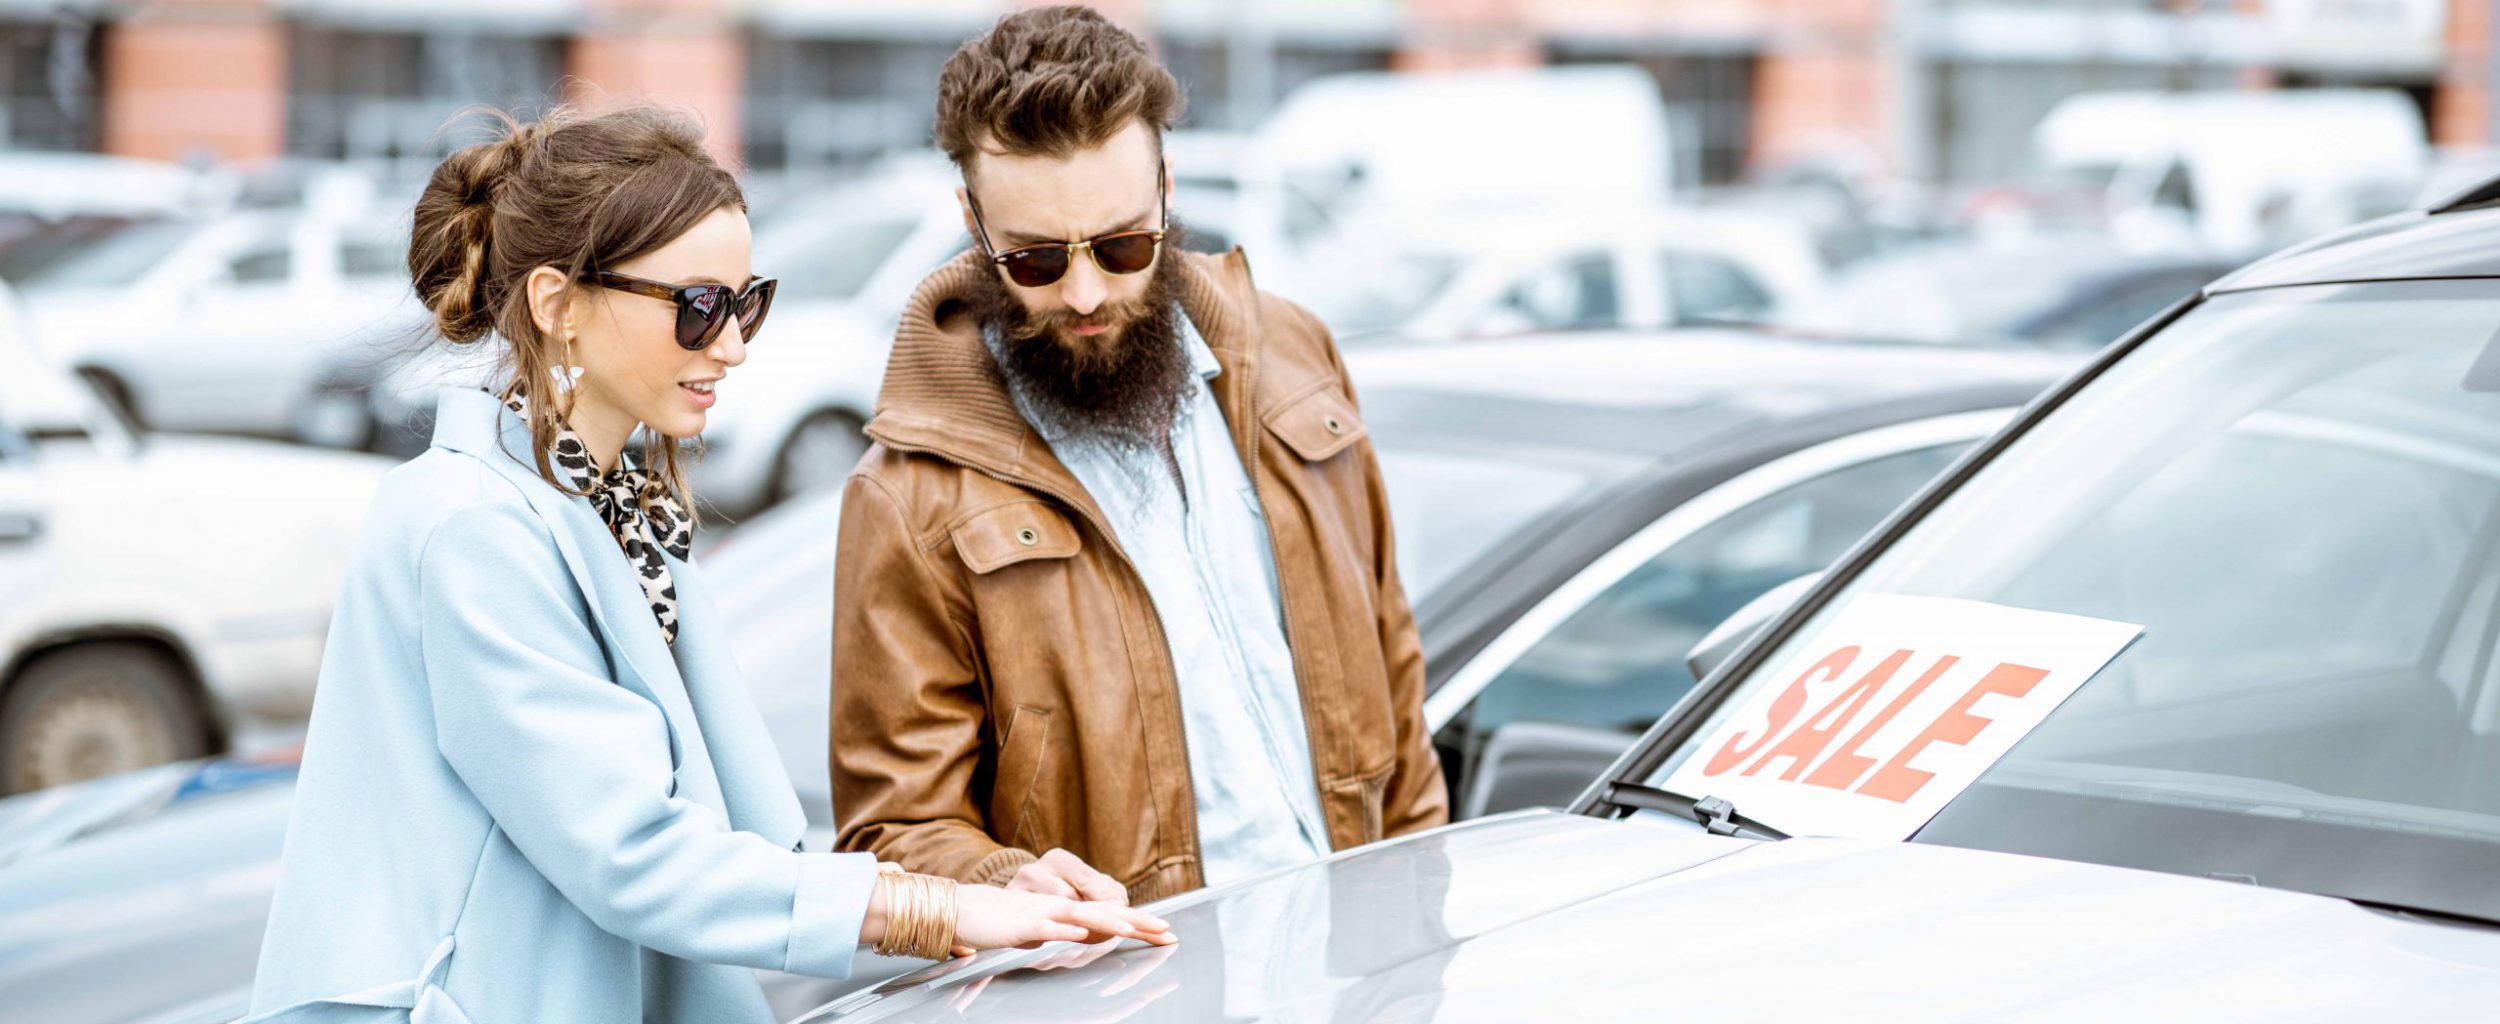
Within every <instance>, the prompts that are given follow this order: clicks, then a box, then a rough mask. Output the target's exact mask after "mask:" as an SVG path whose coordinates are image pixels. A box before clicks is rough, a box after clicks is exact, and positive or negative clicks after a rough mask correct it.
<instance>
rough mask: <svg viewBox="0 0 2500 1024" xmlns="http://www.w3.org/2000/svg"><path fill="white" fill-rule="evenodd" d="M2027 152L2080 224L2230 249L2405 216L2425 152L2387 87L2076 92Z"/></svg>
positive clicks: (2418, 131) (2054, 111) (2402, 97)
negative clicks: (2082, 208)
mask: <svg viewBox="0 0 2500 1024" xmlns="http://www.w3.org/2000/svg"><path fill="white" fill-rule="evenodd" d="M2320 140H2333V141H2332V143H2331V144H2324V145H2322V144H2320ZM2031 144H2032V152H2033V157H2034V160H2035V161H2036V163H2037V165H2038V166H2039V167H2040V169H2041V170H2042V171H2044V172H2046V173H2047V174H2048V175H2050V176H2051V178H2052V180H2053V181H2054V182H2055V183H2056V184H2058V185H2062V186H2064V188H2065V189H2067V190H2069V191H2072V192H2076V193H2079V194H2080V195H2081V196H2082V197H2083V198H2084V199H2085V200H2086V204H2087V206H2088V208H2089V212H2090V213H2092V214H2096V215H2097V216H2094V217H2091V218H2090V220H2089V221H2087V222H2088V223H2090V222H2097V223H2098V224H2099V225H2100V226H2102V227H2104V228H2105V229H2106V230H2108V231H2109V232H2111V233H2112V234H2113V235H2115V236H2116V237H2118V238H2120V239H2122V240H2124V241H2127V242H2129V243H2131V244H2152V245H2168V244H2177V243H2179V242H2184V241H2197V242H2201V243H2203V244H2204V245H2207V246H2210V247H2212V248H2215V249H2219V250H2221V251H2224V252H2239V253H2253V252H2262V251H2265V250H2267V249H2270V248H2273V247H2275V246H2279V245H2283V244H2286V243H2290V242H2294V241H2298V240H2300V239H2303V238H2308V237H2311V236H2313V235H2316V234H2318V233H2319V232H2321V231H2331V230H2335V229H2337V228H2341V227H2344V226H2346V225H2349V224H2352V223H2355V222H2357V221H2361V220H2365V219H2368V218H2370V217H2375V216H2378V215H2380V214H2384V213H2390V212H2393V211H2396V210H2401V209H2404V207H2405V203H2406V200H2407V198H2408V197H2409V196H2410V195H2411V194H2412V192H2413V190H2414V189H2415V187H2416V186H2417V184H2418V183H2419V181H2420V178H2421V176H2422V175H2423V174H2424V173H2425V172H2426V171H2428V170H2429V169H2430V167H2431V157H2432V153H2431V148H2430V143H2429V133H2428V132H2427V131H2426V130H2425V128H2424V125H2423V120H2422V107H2421V105H2420V104H2419V103H2416V102H2415V101H2414V100H2413V98H2412V97H2410V96H2407V95H2406V94H2405V93H2404V92H2403V91H2402V90H2397V89H2270V90H2262V91H2243V90H2213V91H2194V90H2170V91H2161V92H2152V91H2127V90H2117V91H2109V92H2086V93H2079V94H2076V95H2073V96H2069V97H2067V98H2065V99H2064V100H2061V101H2059V102H2058V103H2057V105H2056V106H2054V107H2052V108H2050V109H2049V111H2048V113H2047V114H2045V115H2043V116H2042V117H2041V118H2040V120H2039V123H2038V124H2037V125H2036V126H2035V127H2034V128H2033V130H2032V140H2031Z"/></svg>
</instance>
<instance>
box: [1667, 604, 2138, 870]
mask: <svg viewBox="0 0 2500 1024" xmlns="http://www.w3.org/2000/svg"><path fill="white" fill-rule="evenodd" d="M2143 632H2144V627H2142V626H2135V625H2129V624H2127V623H2123V622H2111V621H2108V620H2106V619H2092V618H2085V617H2083V616H2080V615H2064V614H2059V613H2056V612H2041V611H2031V610H2028V609H2023V608H2008V607H2005V606H2003V605H1993V604H1986V603H1983V602H1979V601H1961V600H1954V599H1950V598H1937V597H1910V596H1906V595H1898V594H1870V595H1867V596H1865V597H1860V598H1858V599H1857V600H1855V601H1854V602H1852V603H1851V604H1850V605H1849V606H1848V607H1847V608H1845V609H1843V610H1842V611H1841V612H1840V614H1839V615H1838V616H1837V617H1835V618H1834V619H1832V621H1831V623H1830V624H1829V625H1827V626H1825V627H1824V628H1823V630H1822V631H1821V632H1820V633H1818V634H1816V635H1815V637H1814V640H1813V642H1811V643H1809V644H1807V645H1805V647H1803V648H1802V649H1801V650H1802V653H1801V654H1800V655H1799V656H1798V657H1796V658H1794V659H1792V660H1790V661H1789V662H1787V663H1786V664H1783V665H1779V666H1775V668H1776V671H1774V672H1773V673H1772V674H1771V675H1770V677H1769V679H1768V681H1769V682H1770V684H1771V685H1769V686H1767V687H1764V688H1762V689H1761V690H1760V691H1759V692H1757V693H1755V694H1754V696H1753V698H1752V699H1751V700H1749V701H1747V702H1746V703H1745V705H1744V706H1743V707H1742V708H1740V709H1738V711H1737V713H1736V715H1735V717H1733V718H1730V719H1728V720H1726V721H1725V722H1724V723H1723V724H1721V726H1720V727H1719V728H1718V729H1717V730H1716V731H1715V732H1713V733H1712V734H1711V735H1710V736H1709V738H1708V739H1706V740H1705V741H1704V742H1703V743H1702V745H1701V746H1700V747H1699V748H1697V749H1696V750H1695V751H1694V752H1693V754H1692V756H1691V757H1690V758H1688V759H1687V760H1686V761H1685V762H1684V763H1683V764H1682V765H1681V766H1679V767H1678V768H1676V770H1675V774H1674V775H1672V776H1669V777H1668V779H1667V781H1666V783H1665V786H1666V788H1667V789H1669V790H1672V791H1674V792H1677V793H1681V794H1684V795H1686V796H1690V797H1704V796H1716V797H1722V798H1725V799H1726V800H1728V801H1729V802H1730V803H1733V804H1735V805H1736V809H1737V811H1738V812H1740V813H1742V814H1744V815H1745V816H1746V817H1749V818H1753V819H1755V820H1757V821H1760V822H1762V823H1763V824H1766V825H1769V826H1771V827H1773V828H1777V829H1780V830H1782V831H1786V832H1790V833H1793V834H1799V835H1825V836H1847V837H1851V838H1858V839H1874V840H1884V841H1898V840H1902V839H1907V838H1909V837H1910V834H1911V833H1913V832H1916V831H1918V829H1919V827H1920V826H1922V825H1925V824H1926V823H1927V819H1929V818H1932V817H1935V816H1936V812H1937V811H1939V810H1942V809H1944V805H1945V804H1946V803H1948V802H1950V801H1951V800H1952V799H1953V798H1954V797H1955V796H1958V795H1960V794H1961V792H1962V790H1963V789H1964V788H1965V787H1968V786H1969V785H1970V784H1971V781H1972V780H1973V779H1976V778H1978V777H1979V773H1980V772H1983V771H1986V770H1987V768H1988V766H1989V765H1992V764H1995V763H1996V762H1997V759H1998V758H2000V757H2004V756H2005V752H2006V751H2008V750H2011V749H2013V746H2014V744H2015V742H2016V741H2018V740H2020V739H2022V738H2023V736H2024V735H2026V734H2028V733H2030V732H2031V730H2032V729H2033V728H2034V727H2035V726H2038V725H2039V724H2040V722H2041V720H2043V719H2045V718H2047V717H2048V715H2049V712H2050V711H2053V710H2056V708H2057V706H2058V704H2060V703H2062V702H2064V701H2065V700H2066V698H2067V697H2068V696H2070V695H2072V694H2073V693H2074V692H2075V690H2076V689H2077V688H2078V687H2081V686H2082V685H2083V684H2084V681H2085V680H2088V679H2090V678H2092V675H2093V673H2096V672H2099V671H2100V670H2101V666H2103V665H2107V664H2109V661H2110V659H2112V658H2115V657H2117V656H2118V653H2119V652H2120V651H2123V650H2126V648H2127V645H2128V644H2131V643H2134V642H2135V638H2136V637H2138V636H2140V635H2142V634H2143Z"/></svg>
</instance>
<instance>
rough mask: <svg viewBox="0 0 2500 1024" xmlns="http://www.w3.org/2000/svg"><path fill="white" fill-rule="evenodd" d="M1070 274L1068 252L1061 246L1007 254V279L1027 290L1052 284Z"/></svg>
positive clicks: (1020, 250) (1022, 250)
mask: <svg viewBox="0 0 2500 1024" xmlns="http://www.w3.org/2000/svg"><path fill="white" fill-rule="evenodd" d="M1067 273H1068V250H1066V249H1064V248H1061V247H1059V246H1055V245H1054V246H1047V247H1043V248H1037V249H1019V250H1017V251H1015V252H1011V253H1008V254H1007V279H1008V280H1010V281H1014V282H1015V283H1017V284H1020V285H1023V286H1025V287H1027V288H1039V287H1042V286H1043V285H1046V284H1050V283H1051V282H1054V281H1057V280H1059V279H1060V278H1062V277H1065V276H1067Z"/></svg>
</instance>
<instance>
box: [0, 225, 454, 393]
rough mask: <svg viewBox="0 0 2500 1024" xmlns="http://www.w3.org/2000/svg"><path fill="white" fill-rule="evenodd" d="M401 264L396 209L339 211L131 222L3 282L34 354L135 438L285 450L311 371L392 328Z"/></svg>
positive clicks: (409, 299) (362, 354)
mask: <svg viewBox="0 0 2500 1024" xmlns="http://www.w3.org/2000/svg"><path fill="white" fill-rule="evenodd" d="M339 204H350V205H345V206H342V205H339ZM407 263H408V240H407V223H406V216H405V211H404V210H396V216H394V210H381V209H375V208H373V207H371V206H368V205H363V204H360V203H355V202H354V200H353V199H352V198H350V199H335V200H331V201H330V205H318V204H316V205H311V206H302V207H290V208H281V209H257V208H245V209H237V210H234V211H231V212H228V213H225V214H221V215H217V216H212V217H172V218H160V219H152V220H143V221H139V222H135V223H131V224H128V225H125V226H122V227H120V228H119V229H117V230H111V231H107V232H103V233H101V234H98V235H96V236H95V237H93V238H90V239H87V240H86V241H85V242H83V244H78V245H74V246H69V247H67V248H66V251H62V252H59V253H56V254H54V255H53V256H52V257H51V258H50V259H49V260H48V261H46V262H44V263H43V264H42V265H40V266H37V267H33V268H30V269H27V270H25V271H24V272H22V273H21V274H20V275H19V276H18V277H17V278H16V279H15V280H13V281H11V282H10V283H11V284H14V285H16V286H17V287H18V289H19V290H20V292H21V293H22V294H23V295H24V297H25V300H26V304H27V308H28V310H29V312H30V313H31V315H32V325H33V330H34V332H35V340H36V343H37V344H38V345H40V346H42V347H43V348H44V349H45V351H47V352H48V353H50V354H51V356H52V358H54V359H55V360H57V361H59V362H61V363H63V364H64V365H67V366H69V367H70V368H71V369H72V370H73V371H74V372H76V373H77V374H79V375H80V376H82V377H84V378H86V379H88V380H89V381H90V382H92V383H93V384H94V385H95V387H96V388H97V389H98V390H100V391H102V392H103V393H105V394H106V395H107V396H108V397H110V398H111V399H112V400H113V401H115V402H117V403H119V404H120V405H122V407H123V408H124V409H125V411H127V412H128V413H129V414H130V415H132V416H133V417H135V418H136V419H138V420H139V421H140V422H142V423H145V424H146V425H148V426H149V427H152V428H157V429H165V430H183V431H213V432H219V433H238V434H250V435H258V436H267V437H277V438H295V437H296V436H297V427H298V424H299V423H300V422H302V421H303V417H304V415H305V406H306V404H307V403H308V402H310V401H312V400H313V398H314V395H315V384H316V383H317V380H318V378H319V375H320V373H321V371H322V370H323V369H324V368H326V367H328V366H330V365H332V364H334V363H336V362H339V361H341V360H352V359H360V358H361V359H372V358H376V357H375V355H374V354H373V353H371V352H368V351H365V350H364V346H363V343H365V342H368V341H369V340H371V339H373V338H375V337H376V335H375V333H374V328H375V327H376V326H377V325H382V324H385V323H404V322H406V314H407V311H408V310H411V309H413V308H414V307H415V305H416V300H415V297H414V296H413V295H412V294H410V292H409V288H408V270H407Z"/></svg>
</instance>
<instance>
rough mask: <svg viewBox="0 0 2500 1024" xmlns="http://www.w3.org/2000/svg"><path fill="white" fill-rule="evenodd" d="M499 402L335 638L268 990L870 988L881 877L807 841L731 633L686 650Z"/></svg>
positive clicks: (683, 1016)
mask: <svg viewBox="0 0 2500 1024" xmlns="http://www.w3.org/2000/svg"><path fill="white" fill-rule="evenodd" d="M529 452H530V436H529V430H528V428H527V427H526V426H525V425H524V424H523V423H522V422H521V420H520V418H519V417H518V416H515V415H513V414H512V413H511V412H510V411H509V410H507V409H505V408H504V407H503V405H502V404H501V403H500V402H498V401H496V400H495V399H494V398H493V397H492V396H490V395H487V394H486V393H484V392H460V393H455V394H452V395H448V396H446V397H445V398H444V400H443V403H442V407H441V410H440V412H439V414H438V416H437V419H436V427H435V433H434V446H433V448H432V449H431V450H429V451H427V452H426V453H425V454H424V455H421V456H419V457H418V458H416V459H415V460H413V461H411V462H409V463H408V464H407V465H405V466H402V467H400V468H399V469H397V470H395V471H393V472H392V473H391V475H390V477H389V479H388V480H387V482H385V483H384V484H383V486H382V490H381V494H380V495H379V496H378V497H377V498H376V499H375V501H374V505H373V511H372V513H371V517H370V519H369V520H368V522H367V524H366V527H365V533H364V537H363V539H362V540H361V541H360V550H359V551H358V553H357V557H356V560H355V563H354V566H353V568H352V569H351V570H350V571H349V574H348V578H347V581H346V584H345V589H344V591H343V592H342V593H341V595H340V599H339V604H338V610H337V613H336V617H335V619H334V620H333V622H332V624H331V628H330V640H329V647H328V651H327V653H326V655H325V657H324V660H323V662H322V667H321V682H320V687H319V690H318V693H317V695H316V697H315V700H314V704H313V713H312V724H311V727H310V732H309V733H308V735H307V737H306V740H305V747H304V765H303V777H302V781H301V783H300V784H299V785H298V787H297V797H296V804H295V817H294V821H293V824H292V825H291V827H290V828H289V830H288V833H287V842H286V853H285V857H284V859H283V861H282V863H281V867H280V869H279V880H278V887H277V895H276V900H275V904H274V906H273V907H272V909H271V913H270V917H269V931H268V935H267V937H266V939H265V940H264V941H263V943H262V947H261V959H260V973H259V975H258V976H257V978H256V979H255V983H254V988H253V993H252V1011H253V1013H254V1014H255V1015H256V1016H255V1017H254V1018H253V1019H254V1020H262V1019H266V1020H271V1021H287V1022H331V1021H414V1022H417V1024H442V1022H474V1024H502V1022H553V1021H599V1022H631V1021H642V1020H653V1021H738V1022H741V1024H749V1022H755V1021H766V1020H769V1019H770V1013H769V1011H768V1009H767V1008H766V1006H765V1003H764V1000H763V996H762V992H761V990H760V988H759V986H758V984H757V982H756V978H755V975H754V973H753V972H752V971H751V970H749V968H759V967H760V968H771V969H774V970H781V971H789V972H794V973H799V974H809V975H817V976H822V977H842V976H844V975H845V974H847V973H849V970H850V965H851V956H852V953H853V952H854V949H855V947H856V944H857V942H858V935H859V928H860V919H861V917H862V915H863V914H865V913H866V910H867V902H868V896H869V892H870V890H871V889H872V888H873V886H874V879H875V871H876V865H875V862H874V859H873V858H872V857H870V856H869V855H867V854H825V853H801V852H796V846H797V843H798V839H799V832H800V830H801V828H802V827H803V826H804V824H805V819H804V818H803V816H802V815H801V813H800V811H799V804H798V798H797V796H796V795H794V794H793V792H792V790H791V785H790V780H789V778H788V777H787V776H786V775H784V774H783V769H782V767H781V759H780V758H779V757H778V756H776V755H775V753H774V750H773V746H772V740H771V739H770V738H769V737H768V736H767V735H766V734H765V731H764V727H763V722H762V721H761V719H760V718H759V717H758V715H757V713H756V711H755V707H754V705H753V703H752V702H751V701H750V699H749V697H748V695H747V691H746V688H745V686H744V684H743V682H742V681H741V680H740V678H739V674H738V668H737V664H736V662H735V661H734V660H733V659H732V657H731V654H730V652H729V651H728V650H727V649H726V647H725V646H724V644H725V637H724V636H723V634H722V631H721V624H720V622H719V621H718V618H719V612H718V610H717V609H716V608H715V607H714V606H713V604H712V602H711V598H710V596H709V595H708V594H707V593H706V592H705V591H704V589H703V583H702V579H701V577H700V575H699V574H698V573H697V571H696V570H695V568H694V566H692V565H689V564H685V563H682V562H676V561H675V560H671V564H670V566H669V568H670V569H671V570H672V571H673V572H674V573H675V575H676V584H677V590H678V599H679V605H680V609H681V620H682V621H681V625H680V629H679V637H678V643H677V646H676V648H675V650H674V652H672V651H671V649H670V648H669V646H668V644H667V642H666V641H665V640H664V639H662V637H661V634H660V628H659V624H658V622H657V621H656V620H654V618H653V617H652V613H651V609H650V606H649V605H648V604H646V603H645V602H644V598H643V595H642V589H641V587H640V585H639V584H637V582H636V581H635V576H634V570H633V568H632V566H631V565H630V564H629V563H628V562H627V561H626V558H625V555H624V553H623V552H622V551H621V550H620V549H619V548H618V546H617V543H616V541H615V539H614V538H613V537H612V536H610V535H609V533H608V531H607V528H606V527H605V526H603V525H601V523H600V522H599V519H598V517H597V515H596V514H595V513H593V512H592V511H591V508H590V504H589V502H588V501H587V500H586V499H583V498H577V497H572V496H568V495H566V494H564V493H562V492H560V491H558V490H557V489H556V488H555V487H553V486H552V485H550V484H548V483H547V482H546V481H544V480H542V479H540V478H539V476H538V472H537V469H536V468H535V466H534V465H533V463H532V460H531V457H530V455H529Z"/></svg>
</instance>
